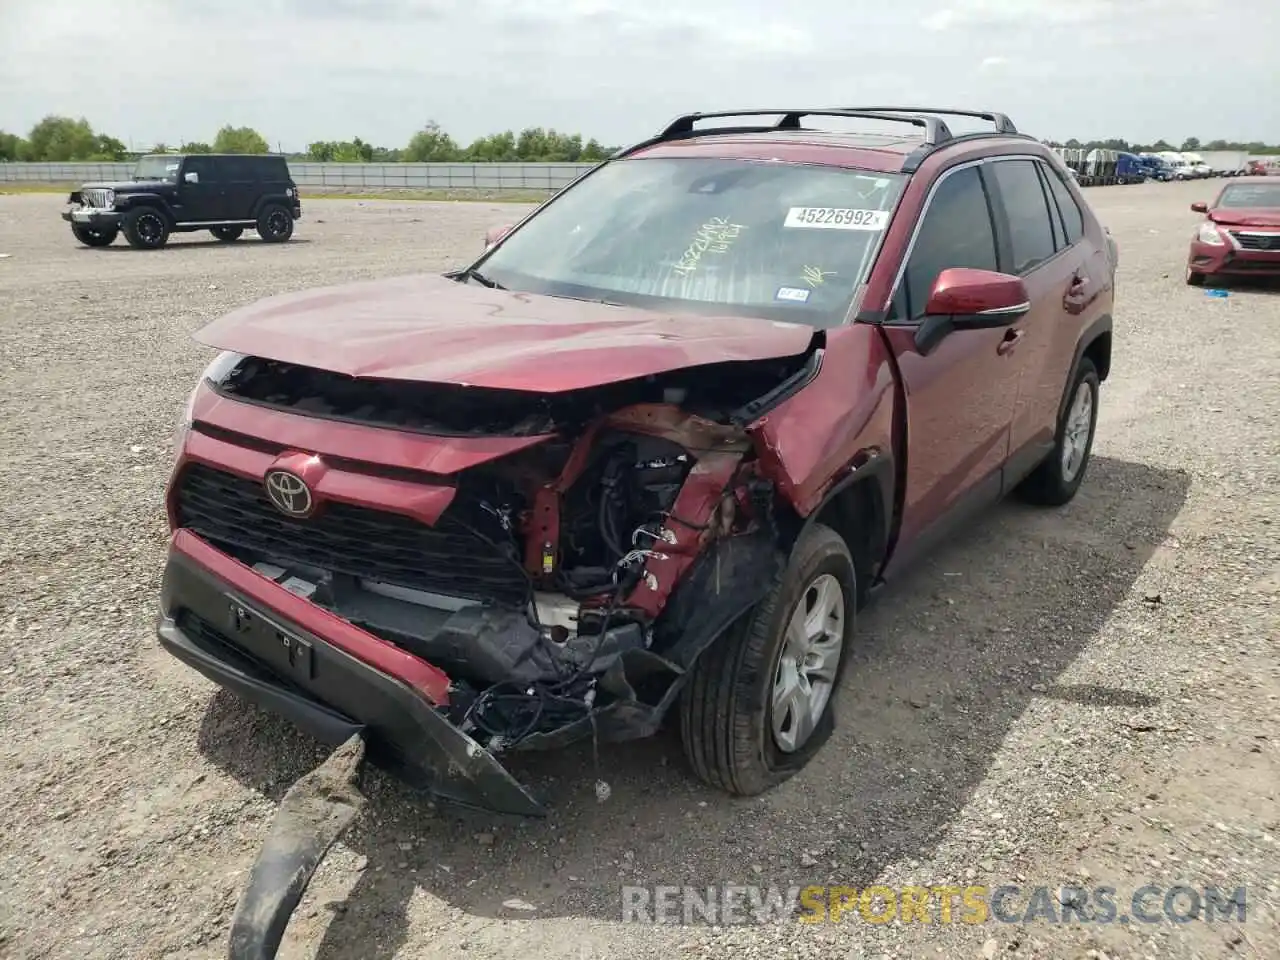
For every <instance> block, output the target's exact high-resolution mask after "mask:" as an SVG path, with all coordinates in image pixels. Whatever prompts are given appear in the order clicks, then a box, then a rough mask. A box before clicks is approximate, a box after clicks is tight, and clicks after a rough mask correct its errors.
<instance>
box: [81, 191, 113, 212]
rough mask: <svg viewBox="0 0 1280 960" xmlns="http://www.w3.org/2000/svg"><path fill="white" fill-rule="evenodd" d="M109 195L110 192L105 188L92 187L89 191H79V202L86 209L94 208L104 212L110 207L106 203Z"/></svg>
mask: <svg viewBox="0 0 1280 960" xmlns="http://www.w3.org/2000/svg"><path fill="white" fill-rule="evenodd" d="M110 194H111V191H110V190H108V189H106V188H103V187H93V188H91V189H89V190H81V191H80V201H81V202H82V203H83V204H84V205H85V206H86V207H95V208H97V209H98V210H106V209H107V208H108V207H109V206H110V204H108V203H107V198H108V197H109V196H110Z"/></svg>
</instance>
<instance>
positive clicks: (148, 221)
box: [123, 207, 169, 250]
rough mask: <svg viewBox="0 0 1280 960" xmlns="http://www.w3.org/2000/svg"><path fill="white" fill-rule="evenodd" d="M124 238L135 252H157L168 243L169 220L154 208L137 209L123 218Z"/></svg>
mask: <svg viewBox="0 0 1280 960" xmlns="http://www.w3.org/2000/svg"><path fill="white" fill-rule="evenodd" d="M123 226H124V238H125V239H126V240H128V241H129V246H131V247H133V248H134V249H135V250H159V249H160V248H161V247H163V246H164V245H165V244H166V243H168V242H169V218H168V217H167V216H165V215H164V213H162V212H161V211H160V210H157V209H156V208H155V207H139V208H138V209H137V210H130V211H129V212H128V213H126V214H125V216H124V224H123Z"/></svg>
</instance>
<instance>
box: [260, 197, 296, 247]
mask: <svg viewBox="0 0 1280 960" xmlns="http://www.w3.org/2000/svg"><path fill="white" fill-rule="evenodd" d="M258 236H260V237H261V238H262V239H263V240H265V241H266V242H267V243H284V242H285V241H286V240H288V239H289V238H290V237H292V236H293V215H292V214H291V213H289V210H288V208H287V207H284V206H282V205H280V204H278V203H269V204H267V205H266V206H265V207H263V208H262V212H261V213H260V214H258Z"/></svg>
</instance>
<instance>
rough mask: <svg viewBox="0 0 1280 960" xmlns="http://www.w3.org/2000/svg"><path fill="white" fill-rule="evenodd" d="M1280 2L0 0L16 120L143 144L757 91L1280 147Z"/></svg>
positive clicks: (1055, 127) (569, 113) (638, 128)
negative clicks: (224, 129) (238, 131)
mask: <svg viewBox="0 0 1280 960" xmlns="http://www.w3.org/2000/svg"><path fill="white" fill-rule="evenodd" d="M1278 51H1280V0H1254V2H1252V3H1223V2H1220V0H0V129H6V130H11V131H17V132H21V133H25V132H26V131H27V130H28V129H29V128H30V127H31V125H32V124H33V123H35V121H37V120H38V119H39V118H40V117H42V116H44V115H45V114H49V113H57V114H70V115H73V116H84V117H86V118H88V120H89V121H90V122H91V123H92V124H93V125H94V128H95V129H98V130H101V131H103V132H106V133H110V134H113V135H115V136H117V137H119V138H120V139H122V140H126V141H130V142H132V143H133V144H134V145H138V146H147V145H150V144H152V143H155V142H157V141H163V142H166V143H169V144H177V143H179V142H180V141H182V140H184V139H191V140H206V141H207V140H210V139H212V137H213V134H214V132H215V131H216V129H217V128H218V127H219V126H221V125H222V124H224V123H233V124H235V125H237V126H239V125H242V124H247V125H250V126H253V127H256V128H257V129H258V130H260V131H261V132H262V133H263V134H264V135H265V136H266V137H267V138H268V139H269V140H270V141H271V143H272V145H273V146H275V145H276V144H277V143H278V144H281V145H282V146H283V148H284V149H285V150H294V149H303V148H304V147H305V145H306V144H307V143H308V142H310V141H313V140H322V139H323V140H331V139H349V138H350V137H352V136H360V137H362V138H363V139H364V140H366V141H369V142H372V143H375V144H377V145H381V146H400V145H403V144H404V143H405V142H406V141H407V140H408V139H409V137H410V135H411V134H412V133H413V131H414V130H415V129H417V128H419V127H421V126H422V125H423V123H425V122H426V121H427V120H431V119H434V120H436V121H438V122H439V123H440V124H441V125H442V126H443V127H444V128H445V129H446V130H448V131H449V132H450V133H452V134H453V135H454V136H455V138H457V139H458V140H460V141H462V142H463V143H465V142H467V141H469V140H470V139H472V138H474V137H476V136H478V135H481V134H484V133H489V132H493V131H497V130H504V129H509V128H511V129H516V130H519V129H520V128H522V127H527V126H550V127H556V128H557V129H561V130H569V131H580V132H582V133H583V134H584V135H585V136H586V137H596V138H598V139H600V140H602V141H604V142H605V143H606V144H620V143H623V142H626V141H628V140H633V139H638V138H640V137H642V136H645V135H647V134H649V133H651V132H652V131H653V130H654V129H655V128H656V127H658V126H659V125H660V124H661V123H663V122H664V121H665V120H667V119H669V118H670V117H671V116H672V115H674V114H677V113H679V112H682V111H687V110H695V109H704V110H706V109H715V108H723V107H744V106H752V105H754V106H778V105H781V106H794V105H828V106H830V105H833V104H842V105H852V104H858V103H861V104H875V103H881V104H883V103H885V102H888V103H890V104H899V103H903V104H911V103H914V104H922V105H927V106H951V105H959V106H966V107H981V108H985V109H996V110H1003V111H1005V112H1007V113H1008V114H1010V115H1011V116H1012V117H1013V119H1014V121H1015V122H1016V123H1017V124H1018V125H1019V127H1020V128H1022V129H1024V130H1026V131H1027V132H1029V133H1033V134H1035V135H1037V136H1040V137H1044V138H1053V139H1064V140H1065V139H1067V138H1069V137H1073V136H1074V137H1077V138H1079V139H1081V140H1085V139H1090V138H1101V137H1109V136H1119V137H1124V138H1126V139H1130V140H1139V141H1149V140H1154V139H1156V138H1158V137H1164V138H1166V139H1169V140H1172V141H1174V142H1175V145H1176V143H1177V142H1179V141H1181V139H1182V138H1184V137H1187V136H1197V137H1200V138H1201V139H1202V140H1204V141H1208V140H1211V139H1215V138H1219V137H1221V138H1224V139H1230V140H1254V139H1259V140H1268V141H1270V142H1273V143H1274V142H1278V141H1280V55H1278Z"/></svg>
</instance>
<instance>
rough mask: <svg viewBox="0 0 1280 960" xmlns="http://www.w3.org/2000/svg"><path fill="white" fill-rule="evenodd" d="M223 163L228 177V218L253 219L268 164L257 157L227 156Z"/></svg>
mask: <svg viewBox="0 0 1280 960" xmlns="http://www.w3.org/2000/svg"><path fill="white" fill-rule="evenodd" d="M222 164H223V169H224V170H225V172H226V178H227V194H226V204H227V212H226V217H227V219H228V220H252V219H253V207H254V203H255V201H256V200H257V199H258V195H259V194H260V193H261V192H262V190H263V188H262V180H263V171H265V170H266V169H267V167H266V164H265V163H263V162H262V160H260V159H259V158H257V157H227V158H226V159H225V160H223V161H222Z"/></svg>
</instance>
